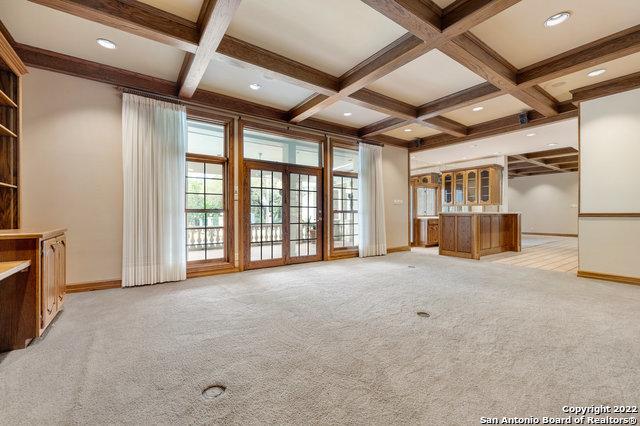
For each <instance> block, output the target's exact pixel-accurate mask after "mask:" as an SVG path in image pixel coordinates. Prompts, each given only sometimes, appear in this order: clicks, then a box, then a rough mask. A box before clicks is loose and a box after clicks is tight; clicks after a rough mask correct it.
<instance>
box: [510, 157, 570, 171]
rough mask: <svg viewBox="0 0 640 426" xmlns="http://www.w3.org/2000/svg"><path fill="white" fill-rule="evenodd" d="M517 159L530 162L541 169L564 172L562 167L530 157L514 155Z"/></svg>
mask: <svg viewBox="0 0 640 426" xmlns="http://www.w3.org/2000/svg"><path fill="white" fill-rule="evenodd" d="M514 157H515V158H517V159H520V160H525V161H528V162H529V163H531V164H535V165H536V166H540V167H546V168H547V169H551V170H562V169H561V168H560V167H557V166H554V165H553V164H547V163H545V162H543V161H540V160H534V159H531V158H529V157H525V156H523V155H514Z"/></svg>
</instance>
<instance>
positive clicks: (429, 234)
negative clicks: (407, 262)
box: [413, 218, 440, 247]
mask: <svg viewBox="0 0 640 426" xmlns="http://www.w3.org/2000/svg"><path fill="white" fill-rule="evenodd" d="M438 222H439V221H438V219H437V218H417V219H414V221H413V232H414V241H413V245H414V246H418V247H429V246H437V245H438V241H439V234H440V231H439V226H438Z"/></svg>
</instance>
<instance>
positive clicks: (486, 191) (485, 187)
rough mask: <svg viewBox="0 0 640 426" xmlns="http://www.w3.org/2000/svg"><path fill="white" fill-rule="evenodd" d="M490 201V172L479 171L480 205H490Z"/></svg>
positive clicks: (488, 170) (485, 170)
mask: <svg viewBox="0 0 640 426" xmlns="http://www.w3.org/2000/svg"><path fill="white" fill-rule="evenodd" d="M490 201H491V170H490V169H481V170H480V204H490Z"/></svg>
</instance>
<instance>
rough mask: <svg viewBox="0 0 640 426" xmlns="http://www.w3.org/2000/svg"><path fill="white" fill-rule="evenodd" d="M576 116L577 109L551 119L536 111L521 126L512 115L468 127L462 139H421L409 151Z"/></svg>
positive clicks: (509, 131)
mask: <svg viewBox="0 0 640 426" xmlns="http://www.w3.org/2000/svg"><path fill="white" fill-rule="evenodd" d="M577 116H578V109H577V108H574V109H571V110H568V111H565V112H561V113H560V114H557V115H555V116H552V117H545V116H544V115H542V114H540V113H538V112H536V111H529V113H528V118H529V122H528V123H527V124H525V125H521V124H520V121H519V114H513V115H509V116H507V117H503V118H498V119H496V120H491V121H487V122H485V123H480V124H475V125H473V126H469V127H468V132H467V136H464V137H455V136H451V135H445V134H441V135H434V136H429V137H426V138H422V139H421V140H420V141H419V143H418V144H417V145H416V146H415V147H413V148H411V151H425V150H429V149H435V148H441V147H443V146H450V145H456V144H459V143H463V142H468V141H471V140H475V139H480V138H486V137H489V136H496V135H500V134H504V133H512V132H517V131H519V130H522V129H527V128H531V127H536V126H540V125H543V124H549V123H555V122H558V121H563V120H568V119H571V118H575V117H577Z"/></svg>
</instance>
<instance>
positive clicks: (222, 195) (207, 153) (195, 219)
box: [185, 120, 228, 264]
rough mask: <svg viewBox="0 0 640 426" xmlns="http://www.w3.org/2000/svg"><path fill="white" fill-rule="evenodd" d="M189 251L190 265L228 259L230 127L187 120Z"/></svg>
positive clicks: (186, 187)
mask: <svg viewBox="0 0 640 426" xmlns="http://www.w3.org/2000/svg"><path fill="white" fill-rule="evenodd" d="M187 133H188V139H187V157H186V161H187V163H186V186H185V192H186V194H185V197H186V203H185V207H186V209H185V213H186V250H187V262H188V263H190V264H197V263H208V262H217V261H224V260H227V244H228V241H227V226H228V223H227V220H228V218H227V211H228V206H227V195H228V194H227V174H228V171H227V167H228V161H227V156H226V154H227V153H226V151H227V149H226V147H227V128H226V126H225V125H224V124H217V123H209V122H204V121H198V120H188V121H187Z"/></svg>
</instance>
